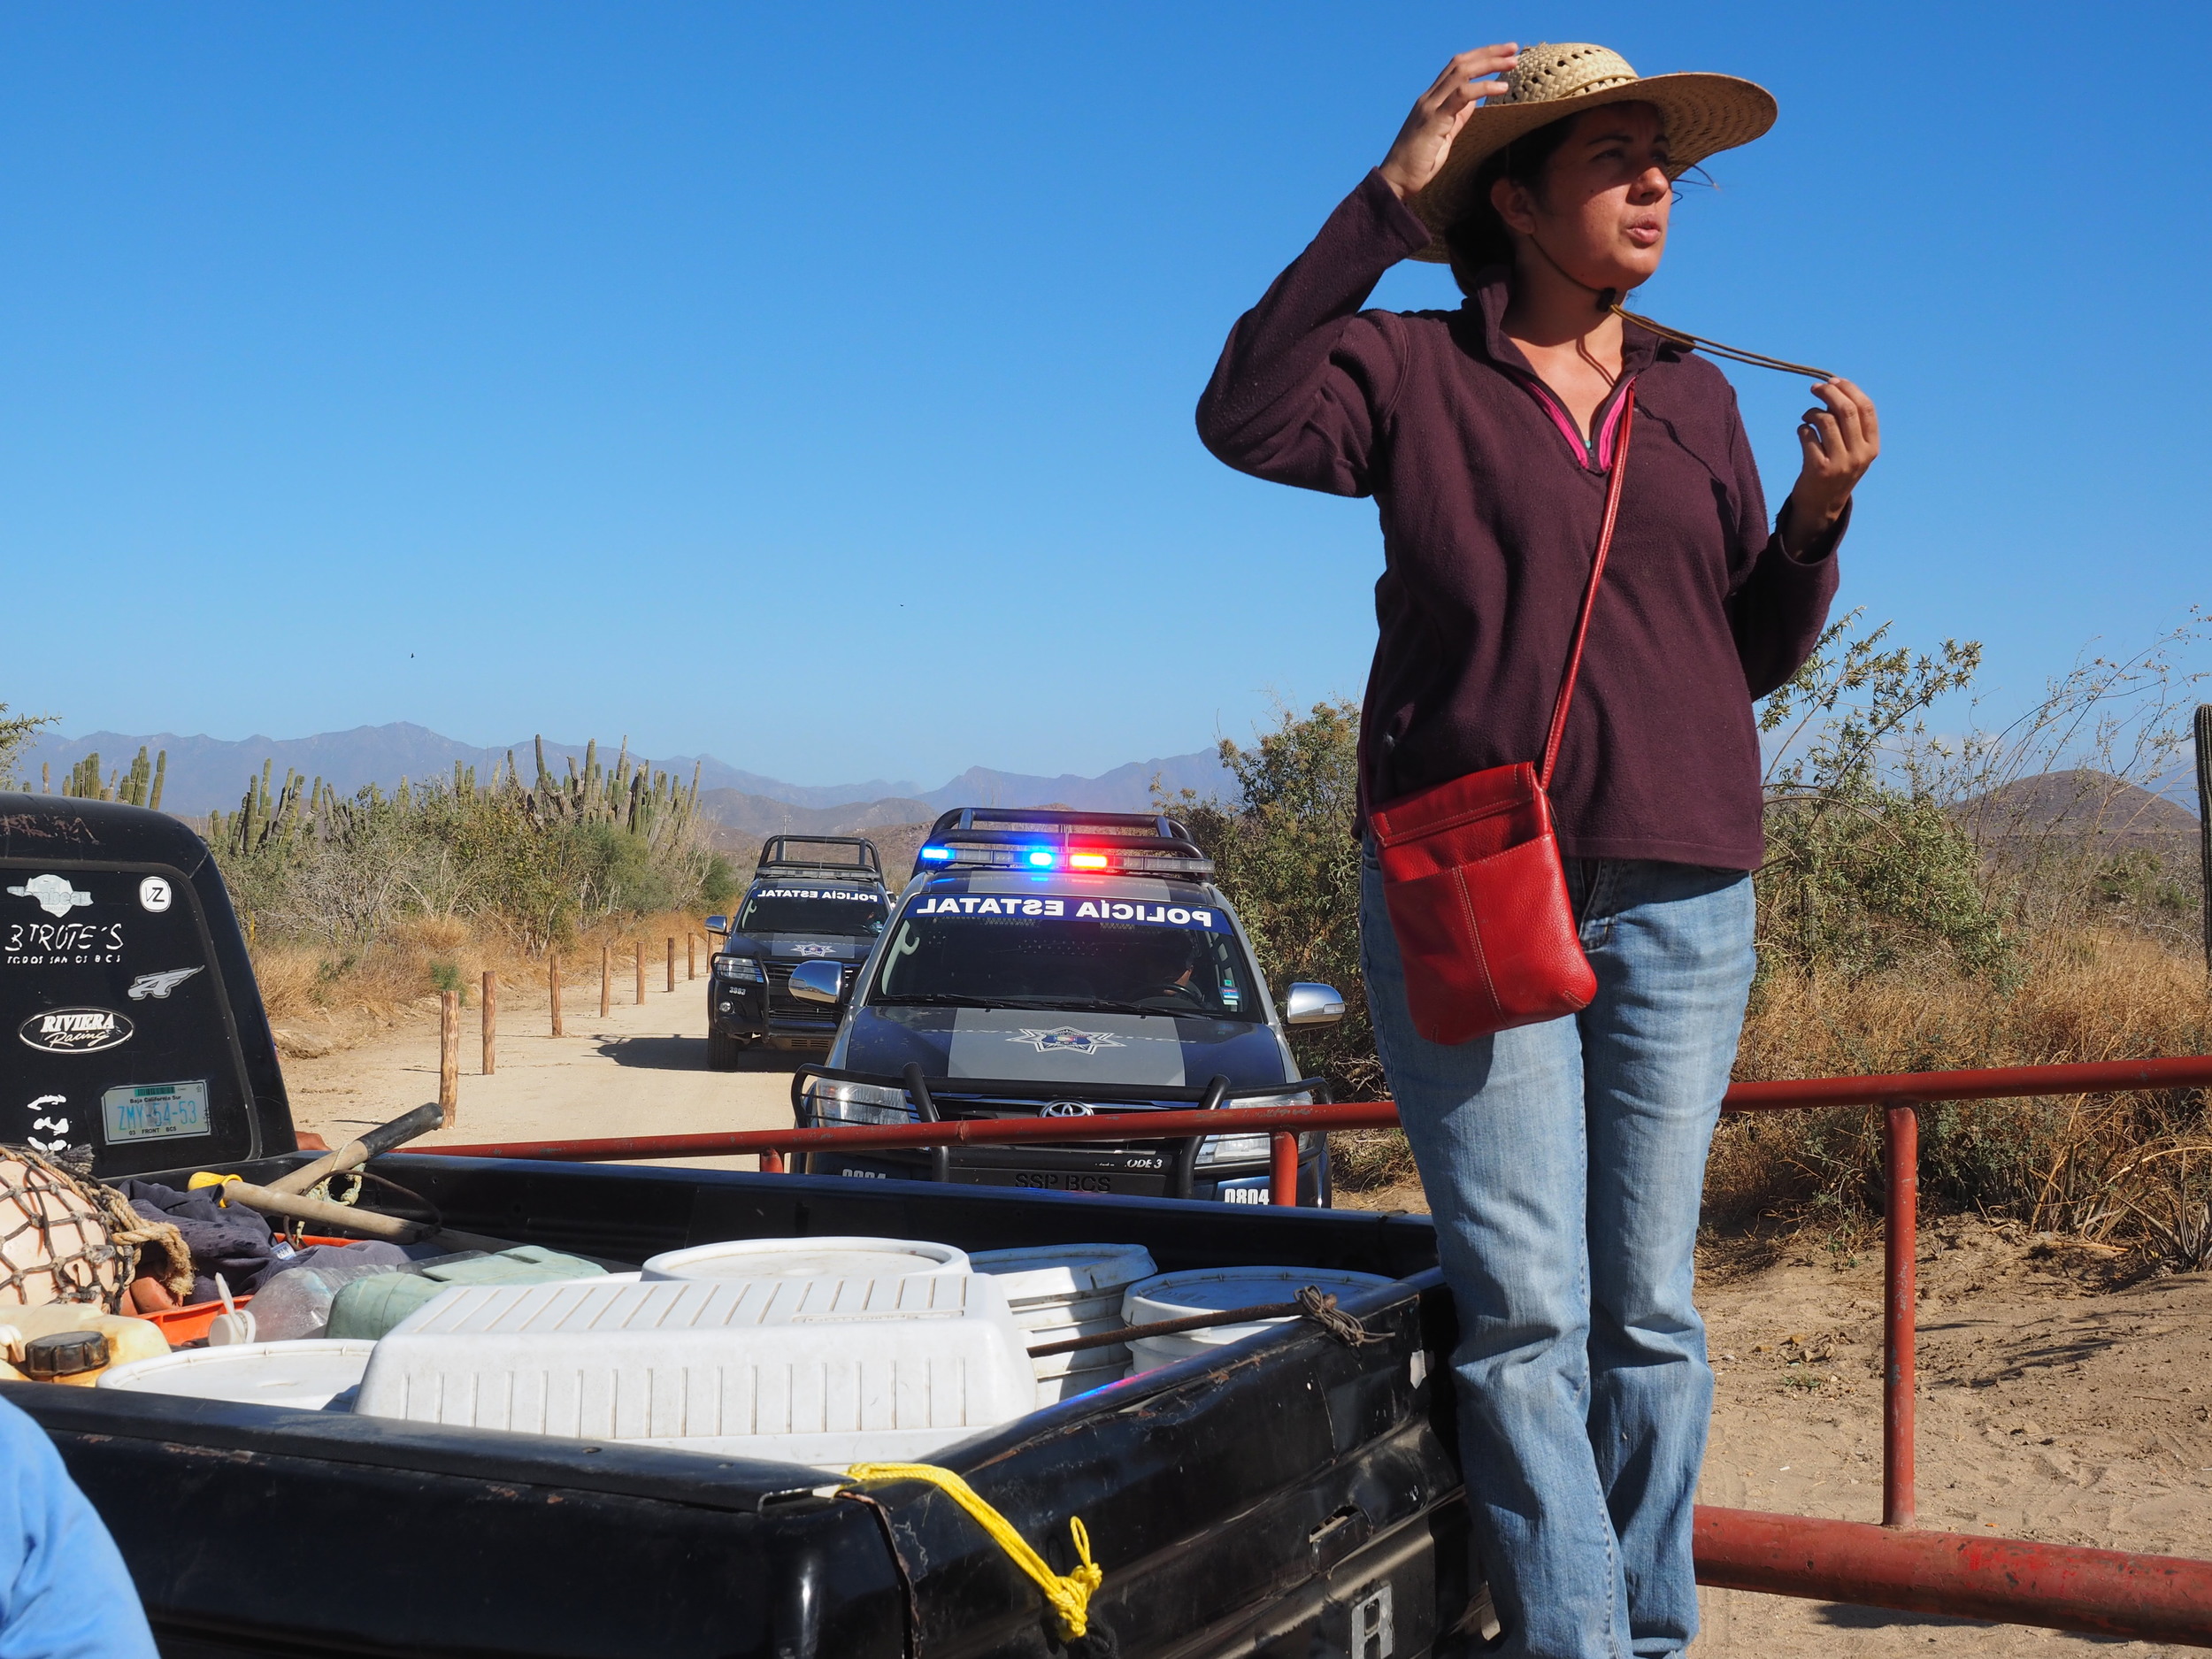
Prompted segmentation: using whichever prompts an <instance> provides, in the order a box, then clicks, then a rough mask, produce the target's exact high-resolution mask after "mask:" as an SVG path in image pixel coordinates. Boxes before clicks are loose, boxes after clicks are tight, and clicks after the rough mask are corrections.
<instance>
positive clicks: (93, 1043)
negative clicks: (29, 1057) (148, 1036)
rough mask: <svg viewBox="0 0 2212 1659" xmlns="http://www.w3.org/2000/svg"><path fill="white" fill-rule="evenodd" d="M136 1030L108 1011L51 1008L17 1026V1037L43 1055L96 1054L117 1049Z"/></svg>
mask: <svg viewBox="0 0 2212 1659" xmlns="http://www.w3.org/2000/svg"><path fill="white" fill-rule="evenodd" d="M136 1029H137V1027H136V1026H134V1025H132V1024H131V1022H130V1021H129V1020H128V1019H127V1018H124V1017H123V1016H122V1015H120V1014H119V1013H117V1012H115V1010H112V1009H107V1008H50V1009H48V1010H46V1011H45V1012H44V1013H42V1014H34V1015H32V1016H31V1017H30V1018H28V1019H27V1020H25V1021H24V1022H23V1023H22V1024H21V1025H19V1026H17V1027H16V1035H17V1036H19V1037H20V1038H22V1039H23V1041H25V1042H27V1043H28V1044H29V1045H30V1046H31V1047H32V1048H36V1049H38V1050H39V1051H40V1052H41V1053H43V1054H97V1053H99V1052H100V1051H101V1050H102V1049H103V1048H121V1047H122V1046H123V1045H124V1044H125V1043H127V1042H128V1041H130V1040H131V1033H132V1032H134V1031H135V1030H136Z"/></svg>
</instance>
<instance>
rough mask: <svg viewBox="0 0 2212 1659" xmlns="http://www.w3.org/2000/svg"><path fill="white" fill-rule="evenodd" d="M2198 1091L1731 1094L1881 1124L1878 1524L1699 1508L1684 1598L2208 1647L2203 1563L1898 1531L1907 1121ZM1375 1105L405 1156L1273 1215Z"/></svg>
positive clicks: (2040, 1077)
mask: <svg viewBox="0 0 2212 1659" xmlns="http://www.w3.org/2000/svg"><path fill="white" fill-rule="evenodd" d="M2204 1087H2212V1055H2193V1056H2183V1057H2179V1058H2174V1059H2158V1060H2122V1061H2110V1062H2104V1063H2100V1064H2086V1065H2038V1066H2008V1067H2003V1068H2000V1069H1997V1070H1993V1071H1915V1072H1904V1073H1899V1074H1896V1075H1893V1076H1886V1077H1843V1078H1811V1079H1793V1080H1790V1081H1786V1082H1777V1083H1739V1084H1737V1085H1736V1086H1735V1087H1732V1088H1731V1089H1730V1090H1729V1091H1728V1095H1727V1098H1726V1101H1725V1102H1724V1104H1723V1107H1722V1110H1724V1111H1725V1112H1731V1113H1734V1112H1752V1111H1788V1110H1809V1109H1813V1108H1820V1107H1837V1106H1866V1107H1880V1108H1881V1109H1882V1110H1883V1125H1882V1129H1883V1138H1884V1147H1885V1163H1886V1195H1887V1196H1886V1206H1885V1214H1884V1217H1883V1257H1884V1274H1885V1280H1886V1288H1885V1294H1884V1297H1883V1312H1882V1340H1883V1354H1884V1363H1883V1369H1882V1525H1880V1526H1872V1525H1865V1524H1863V1523H1859V1522H1853V1521H1822V1520H1812V1519H1809V1518H1806V1517H1798V1516H1782V1515H1767V1514H1763V1513H1759V1512H1757V1511H1754V1510H1748V1509H1712V1508H1708V1507H1701V1508H1700V1509H1699V1510H1698V1512H1697V1563H1698V1578H1699V1581H1700V1582H1701V1583H1703V1584H1709V1585H1716V1586H1724V1587H1728V1588H1733V1589H1744V1590H1763V1591H1767V1592H1770V1593H1772V1594H1779V1595H1803V1596H1816V1597H1819V1598H1821V1599H1824V1600H1834V1601H1854V1602H1861V1603H1864V1604H1867V1605H1870V1606H1875V1607H1889V1608H1899V1609H1905V1610H1907V1611H1911V1612H1928V1613H1944V1614H1949V1615H1951V1616H1954V1617H1963V1618H1983V1619H1993V1620H1997V1621H2000V1622H2002V1623H2008V1624H2038V1625H2045V1626H2048V1627H2050V1628H2053V1629H2058V1630H2074V1631H2086V1632H2096V1633H2100V1634H2108V1635H2119V1636H2128V1637H2132V1638H2135V1639H2137V1640H2146V1641H2165V1642H2179V1643H2185V1644H2188V1645H2191V1646H2195V1647H2212V1562H2207V1561H2197V1560H2192V1559H2185V1558H2183V1557H2180V1556H2173V1555H2131V1554H2127V1553H2125V1552H2123V1551H2117V1550H2102V1549H2077V1548H2067V1547H2064V1546H2061V1545H2055V1544H2042V1543H2037V1542H2034V1541H2032V1540H2026V1539H2003V1538H1979V1537H1974V1536H1971V1535H1969V1534H1965V1533H1958V1532H1918V1531H1911V1530H1908V1529H1910V1528H1912V1526H1913V1520H1914V1494H1913V1400H1914V1372H1913V1354H1914V1347H1915V1339H1916V1331H1915V1317H1916V1299H1917V1286H1916V1275H1915V1271H1914V1263H1915V1260H1916V1248H1917V1244H1918V1238H1917V1230H1916V1228H1917V1217H1918V1209H1919V1191H1920V1182H1919V1146H1920V1142H1919V1132H1920V1120H1919V1117H1918V1112H1917V1109H1918V1108H1919V1107H1921V1106H1924V1105H1932V1104H1935V1103H1938V1102H1949V1101H1974V1100H2001V1099H2019V1098H2023V1097H2026V1096H2032V1095H2053V1094H2106V1093H2114V1092H2119V1091H2124V1090H2134V1089H2155V1088H2204ZM1397 1122H1398V1113H1397V1108H1396V1107H1395V1106H1394V1105H1393V1104H1392V1103H1391V1102H1388V1101H1363V1102H1351V1103H1346V1104H1333V1105H1308V1106H1268V1107H1223V1108H1218V1109H1217V1110H1212V1111H1147V1112H1141V1113H1137V1112H1130V1113H1116V1112H1100V1113H1097V1114H1095V1115H1094V1116H1091V1117H1087V1118H992V1119H970V1120H963V1121H956V1122H951V1123H910V1124H883V1125H872V1124H870V1125H851V1126H841V1127H838V1128H833V1129H801V1128H797V1127H793V1128H789V1129H757V1130H745V1131H737V1132H732V1133H711V1134H691V1135H641V1136H617V1137H613V1138H611V1139H604V1140H590V1141H510V1142H503V1143H499V1144H494V1145H476V1146H435V1147H421V1146H418V1147H411V1148H401V1149H402V1150H403V1151H417V1152H424V1153H432V1154H435V1155H438V1156H445V1157H505V1158H541V1159H548V1160H552V1161H557V1162H565V1163H583V1164H588V1163H620V1162H623V1161H626V1160H630V1159H637V1158H680V1157H728V1156H742V1155H745V1154H757V1156H759V1158H760V1167H761V1168H762V1169H763V1170H765V1171H774V1172H780V1171H782V1169H783V1167H784V1160H785V1158H786V1157H787V1156H791V1155H793V1154H797V1153H803V1152H808V1151H812V1150H817V1149H820V1150H828V1149H830V1148H839V1149H841V1150H846V1151H863V1150H868V1149H873V1148H888V1147H909V1148H917V1147H941V1146H986V1145H989V1146H1013V1145H1022V1144H1027V1143H1031V1142H1036V1141H1076V1140H1081V1141H1099V1140H1128V1141H1139V1140H1180V1139H1183V1138H1185V1137H1187V1136H1190V1135H1217V1134H1237V1133H1244V1134H1251V1133H1260V1132H1265V1133H1268V1134H1269V1135H1270V1136H1271V1145H1272V1148H1273V1157H1272V1160H1271V1163H1272V1173H1273V1183H1272V1192H1271V1200H1272V1202H1275V1203H1277V1204H1294V1203H1295V1202H1297V1186H1298V1136H1299V1134H1300V1133H1310V1132H1314V1131H1325V1130H1333V1129H1382V1128H1394V1127H1395V1126H1396V1125H1397Z"/></svg>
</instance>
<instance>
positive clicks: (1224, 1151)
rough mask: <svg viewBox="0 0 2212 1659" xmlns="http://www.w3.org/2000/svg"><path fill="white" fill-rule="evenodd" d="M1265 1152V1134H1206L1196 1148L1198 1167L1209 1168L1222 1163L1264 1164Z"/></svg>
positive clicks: (1266, 1150)
mask: <svg viewBox="0 0 2212 1659" xmlns="http://www.w3.org/2000/svg"><path fill="white" fill-rule="evenodd" d="M1267 1152H1268V1138H1267V1137H1266V1136H1265V1135H1208V1136H1207V1137H1206V1140H1205V1143H1204V1144H1203V1145H1202V1146H1201V1147H1200V1148H1198V1167H1199V1168H1200V1169H1202V1170H1210V1169H1213V1168H1215V1167H1217V1166H1218V1165H1220V1164H1264V1163H1266V1162H1267Z"/></svg>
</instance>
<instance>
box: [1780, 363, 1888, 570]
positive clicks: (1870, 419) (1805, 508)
mask: <svg viewBox="0 0 2212 1659" xmlns="http://www.w3.org/2000/svg"><path fill="white" fill-rule="evenodd" d="M1813 396H1816V397H1817V398H1819V399H1820V401H1821V402H1822V403H1825V404H1826V405H1827V407H1826V408H1825V409H1809V410H1807V411H1805V418H1804V419H1803V420H1802V421H1801V422H1800V423H1799V426H1798V428H1797V442H1798V447H1799V448H1801V449H1803V450H1804V452H1805V464H1804V465H1803V466H1802V467H1801V468H1800V469H1799V471H1798V474H1797V484H1796V487H1795V488H1793V489H1792V490H1791V491H1790V498H1789V501H1788V503H1787V504H1786V505H1785V506H1784V508H1783V509H1782V526H1781V529H1782V545H1783V546H1784V547H1785V548H1786V549H1789V550H1790V551H1791V552H1793V553H1799V552H1802V551H1803V550H1804V549H1805V548H1806V547H1807V546H1808V545H1809V543H1811V542H1812V541H1815V540H1816V538H1818V537H1819V536H1821V535H1822V534H1825V533H1826V531H1827V530H1828V528H1829V526H1832V525H1833V524H1834V523H1835V521H1836V520H1837V519H1838V518H1841V517H1842V516H1843V510H1844V508H1845V506H1846V505H1847V504H1848V503H1849V502H1850V500H1851V492H1852V491H1853V490H1855V489H1856V488H1858V487H1859V480H1861V479H1863V478H1864V477H1865V476H1866V469H1867V468H1868V467H1870V466H1872V465H1874V457H1876V456H1878V455H1879V454H1881V452H1882V427H1881V423H1880V421H1879V420H1878V419H1876V417H1875V414H1874V400H1873V399H1872V398H1870V397H1869V396H1867V395H1866V394H1865V393H1864V392H1863V391H1861V390H1860V389H1859V388H1857V387H1855V386H1854V385H1852V384H1851V382H1850V381H1848V380H1823V381H1822V382H1821V383H1820V384H1819V385H1817V386H1816V387H1814V388H1813Z"/></svg>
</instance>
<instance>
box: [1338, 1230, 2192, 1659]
mask: <svg viewBox="0 0 2212 1659" xmlns="http://www.w3.org/2000/svg"><path fill="white" fill-rule="evenodd" d="M1362 1198H1363V1207H1373V1208H1382V1209H1393V1208H1402V1209H1418V1208H1421V1207H1423V1206H1422V1204H1421V1200H1420V1194H1419V1192H1418V1190H1417V1189H1414V1190H1410V1191H1408V1190H1403V1189H1398V1190H1394V1191H1392V1192H1391V1193H1389V1194H1364V1195H1362ZM1340 1202H1343V1201H1342V1200H1340ZM1919 1256H1920V1260H1919V1267H1918V1271H1919V1282H1920V1287H1921V1300H1920V1345H1919V1356H1918V1359H1919V1383H1920V1386H1919V1390H1918V1395H1917V1399H1918V1407H1917V1410H1918V1417H1919V1433H1918V1438H1917V1440H1916V1455H1917V1458H1918V1463H1919V1479H1918V1482H1917V1490H1918V1499H1919V1519H1920V1525H1923V1526H1925V1527H1931V1528H1936V1529H1940V1530H1943V1531H1947V1532H1981V1533H1986V1534H1989V1535H1993V1536H1996V1535H2002V1536H2005V1537H2010V1538H2032V1539H2041V1540H2048V1541H2050V1542H2054V1543H2065V1544H2086V1545H2092V1546H2095V1547H2098V1548H2108V1549H2131V1550H2145V1551H2150V1552H2154V1553H2157V1554H2162V1555H2193V1556H2199V1557H2205V1556H2212V1276H2208V1275H2205V1274H2202V1273H2194V1274H2189V1275H2185V1276H2182V1277H2163V1278H2147V1279H2146V1278H2131V1277H2129V1276H2128V1275H2126V1274H2125V1273H2124V1271H2122V1270H2121V1268H2119V1267H2118V1266H2116V1263H2114V1262H2113V1260H2112V1258H2111V1257H2109V1256H2105V1255H2101V1254H2099V1253H2096V1252H2093V1251H2089V1250H2086V1249H2082V1248H2072V1247H2069V1246H2067V1245H2065V1244H2064V1243H2063V1242H2062V1241H2059V1240H2050V1239H2047V1238H2045V1239H2035V1238H2030V1237H2029V1236H2028V1235H2027V1234H2026V1233H2025V1232H2024V1230H2022V1229H2020V1228H2018V1227H2016V1226H2008V1227H1993V1226H1988V1225H1984V1224H1983V1223H1981V1222H1979V1221H1978V1220H1971V1219H1968V1220H1953V1221H1945V1222H1924V1224H1923V1225H1922V1230H1921V1236H1920V1250H1919ZM1881 1275H1882V1263H1881V1248H1880V1245H1879V1243H1878V1241H1876V1242H1875V1243H1874V1244H1873V1246H1872V1248H1870V1249H1869V1250H1866V1251H1865V1252H1863V1253H1861V1254H1853V1253H1849V1252H1843V1251H1836V1252H1832V1251H1829V1250H1826V1249H1824V1248H1806V1247H1804V1246H1801V1245H1793V1246H1786V1247H1785V1248H1782V1249H1781V1250H1780V1251H1779V1252H1778V1253H1777V1252H1774V1251H1770V1250H1769V1251H1759V1250H1747V1249H1745V1248H1735V1249H1732V1250H1727V1251H1715V1252H1712V1253H1710V1255H1709V1258H1708V1259H1707V1260H1706V1261H1705V1262H1704V1263H1703V1264H1702V1268H1701V1290H1700V1295H1699V1301H1700V1303H1701V1306H1702V1307H1703V1309H1704V1311H1705V1317H1706V1322H1707V1325H1708V1329H1709V1336H1710V1340H1711V1351H1712V1354H1713V1356H1714V1371H1715V1373H1716V1376H1717V1395H1716V1399H1715V1403H1714V1410H1713V1427H1712V1439H1711V1443H1710V1448H1709V1453H1708V1455H1707V1459H1706V1464H1705V1479H1704V1483H1703V1486H1702V1487H1701V1491H1700V1494H1699V1496H1700V1500H1701V1502H1706V1503H1712V1504H1721V1505H1725V1506H1728V1507H1730V1508H1734V1509H1768V1510H1774V1511H1778V1512H1782V1513H1787V1514H1799V1515H1814V1516H1824V1517H1831V1518H1833V1519H1837V1520H1853V1521H1879V1520H1880V1519H1881V1518H1882V1495H1881V1493H1882V1417H1881V1402H1882V1391H1881V1353H1882V1329H1881V1295H1882V1277H1881ZM1700 1601H1701V1605H1702V1608H1703V1609H1704V1621H1705V1629H1704V1633H1703V1635H1702V1636H1701V1639H1700V1640H1699V1641H1698V1643H1697V1645H1696V1647H1695V1649H1694V1651H1695V1652H1697V1653H1700V1654H1703V1655H1732V1656H1733V1655H1744V1656H1745V1659H1749V1656H1750V1655H1813V1654H1840V1655H1881V1654H1903V1653H1908V1652H1912V1653H1939V1654H1950V1653H1970V1654H1974V1655H2001V1656H2002V1659H2013V1656H2014V1655H2033V1654H2041V1655H2055V1654H2060V1653H2067V1652H2075V1651H2081V1650H2085V1648H2088V1647H2096V1648H2099V1649H2104V1650H2112V1651H2116V1652H2124V1653H2129V1654H2154V1653H2155V1654H2168V1653H2171V1654H2175V1655H2179V1654H2182V1653H2185V1652H2194V1651H2197V1650H2195V1649H2185V1648H2180V1647H2162V1646H2157V1645H2154V1644H2150V1643H2144V1642H2122V1641H2116V1640H2110V1639H2108V1638H2101V1637H2088V1636H2070V1635H2064V1634H2062V1633H2060V1632H2051V1631H2034V1630H2027V1629H2024V1628H2021V1627H2018V1626H2009V1625H1995V1624H1978V1623H1973V1622H1970V1621H1967V1620H1961V1619H1945V1618H1933V1617H1925V1616H1923V1615H1919V1614H1910V1613H1891V1612H1886V1611H1884V1610H1882V1609H1876V1608H1858V1607H1846V1606H1838V1605H1835V1604H1832V1603H1827V1602H1819V1601H1798V1600H1794V1599H1791V1598H1786V1597H1778V1596H1766V1595H1754V1594H1747V1593H1744V1592H1739V1591H1729V1590H1707V1591H1703V1592H1701V1595H1700Z"/></svg>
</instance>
